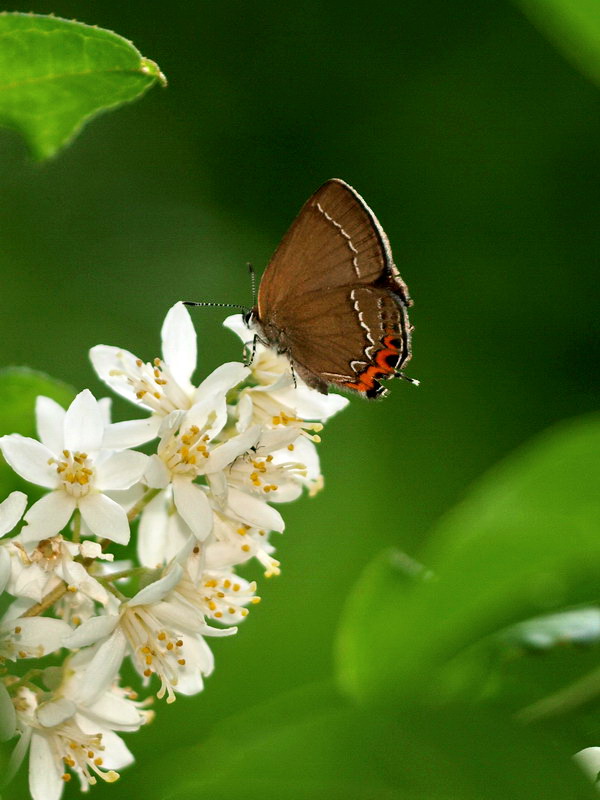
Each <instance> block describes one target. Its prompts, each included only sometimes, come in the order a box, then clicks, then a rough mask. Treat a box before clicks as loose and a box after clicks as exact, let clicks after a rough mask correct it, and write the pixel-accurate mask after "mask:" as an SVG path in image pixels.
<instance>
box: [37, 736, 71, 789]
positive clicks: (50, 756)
mask: <svg viewBox="0 0 600 800" xmlns="http://www.w3.org/2000/svg"><path fill="white" fill-rule="evenodd" d="M62 774H63V765H62V762H59V761H57V759H56V758H55V757H54V753H53V750H52V748H51V747H50V743H49V741H48V739H47V738H46V736H43V735H41V734H39V733H37V731H34V732H33V735H32V737H31V746H30V749H29V791H30V792H31V796H32V798H33V800H59V798H60V796H61V794H62V792H63V788H64V785H65V782H64V781H63V779H62V777H61V776H62Z"/></svg>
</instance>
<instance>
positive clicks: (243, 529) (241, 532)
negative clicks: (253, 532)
mask: <svg viewBox="0 0 600 800" xmlns="http://www.w3.org/2000/svg"><path fill="white" fill-rule="evenodd" d="M237 532H238V533H239V535H240V536H246V534H247V533H248V531H247V530H246V528H238V529H237Z"/></svg>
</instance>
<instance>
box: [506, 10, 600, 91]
mask: <svg viewBox="0 0 600 800" xmlns="http://www.w3.org/2000/svg"><path fill="white" fill-rule="evenodd" d="M516 2H517V5H519V6H520V7H521V8H522V9H523V11H524V12H525V14H527V16H528V17H529V18H530V19H531V21H532V22H533V23H534V24H535V25H536V26H537V27H538V28H539V29H540V30H541V31H543V32H544V33H545V34H546V35H547V36H548V38H549V39H550V40H551V41H552V42H553V43H554V44H555V45H556V47H557V48H558V49H559V50H562V52H563V53H564V55H565V56H566V57H567V58H568V59H570V60H571V61H572V62H573V63H574V64H575V65H576V66H577V67H579V69H580V70H581V71H582V72H583V73H584V74H586V75H587V76H588V77H590V78H591V79H592V80H594V81H596V83H600V7H599V6H598V2H597V0H516Z"/></svg>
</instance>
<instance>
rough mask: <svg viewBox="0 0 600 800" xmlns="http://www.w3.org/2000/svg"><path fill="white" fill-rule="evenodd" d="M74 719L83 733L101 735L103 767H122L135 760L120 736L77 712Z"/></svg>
mask: <svg viewBox="0 0 600 800" xmlns="http://www.w3.org/2000/svg"><path fill="white" fill-rule="evenodd" d="M75 719H76V721H77V723H78V724H79V727H80V728H81V730H82V731H83V732H84V733H89V734H91V735H94V734H96V733H99V734H101V735H102V747H103V748H104V750H103V751H102V767H103V769H104V768H106V769H122V768H123V767H127V766H129V764H133V762H134V760H135V759H134V758H133V754H132V753H131V752H130V750H129V749H128V748H127V746H126V744H125V742H124V741H123V740H122V739H121V737H120V736H118V735H117V734H116V733H114V732H113V731H111V730H109V729H108V728H104V727H102V726H101V725H98V724H97V723H95V722H93V721H92V720H89V719H86V717H85V716H84V715H83V714H77V716H76V717H75ZM138 727H139V726H138ZM136 730H137V729H136Z"/></svg>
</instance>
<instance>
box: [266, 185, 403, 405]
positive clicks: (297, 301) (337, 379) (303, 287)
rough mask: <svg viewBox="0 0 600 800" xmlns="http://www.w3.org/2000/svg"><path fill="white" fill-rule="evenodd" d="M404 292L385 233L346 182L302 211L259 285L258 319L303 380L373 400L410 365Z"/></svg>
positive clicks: (317, 194) (324, 190) (268, 338)
mask: <svg viewBox="0 0 600 800" xmlns="http://www.w3.org/2000/svg"><path fill="white" fill-rule="evenodd" d="M409 304H410V300H409V298H408V291H407V289H406V286H405V285H404V283H403V282H402V280H401V278H400V275H399V273H398V270H397V269H396V267H395V266H394V263H393V260H392V254H391V250H390V246H389V243H388V240H387V237H386V235H385V233H384V232H383V229H382V228H381V226H380V225H379V223H378V221H377V219H376V217H375V215H374V214H373V212H372V211H371V209H370V208H369V207H368V206H367V204H366V203H365V202H364V200H363V199H362V198H361V197H360V195H359V194H357V192H355V191H354V189H352V188H351V187H350V186H348V184H346V183H344V182H343V181H340V180H336V179H334V180H331V181H327V183H325V184H323V186H321V188H320V189H318V190H317V191H316V192H315V194H314V195H312V197H310V198H309V200H308V201H307V202H306V203H305V204H304V206H303V207H302V209H301V211H300V213H299V214H298V216H297V218H296V219H295V220H294V222H293V223H292V225H291V227H290V229H289V230H288V232H287V234H286V235H285V236H284V238H283V240H282V242H281V244H280V245H279V247H278V248H277V250H276V252H275V254H274V256H273V258H272V259H271V261H270V263H269V265H268V267H267V269H266V271H265V274H264V276H263V278H262V281H261V284H260V288H259V293H258V307H257V309H256V318H257V322H258V324H259V327H260V329H261V331H262V333H263V335H264V338H265V339H266V341H267V342H268V343H269V344H272V345H273V346H274V347H276V349H278V350H279V351H280V352H285V353H287V355H288V356H289V358H290V360H291V361H292V363H293V364H294V365H295V366H296V368H297V370H298V372H299V374H300V375H301V377H303V378H304V380H306V382H307V383H308V384H309V385H310V386H313V387H314V388H317V389H319V391H322V392H326V391H327V386H328V385H331V384H334V385H338V386H342V387H345V388H348V389H351V390H354V391H358V392H359V393H361V394H364V395H367V396H369V397H374V396H377V395H378V394H379V393H380V392H381V387H380V385H379V383H378V380H380V379H381V378H388V377H392V376H393V375H394V374H395V370H396V369H399V368H400V367H401V366H402V364H403V363H405V362H406V361H407V360H408V359H409V358H410V327H409V323H408V317H407V311H406V309H407V307H408V305H409Z"/></svg>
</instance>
